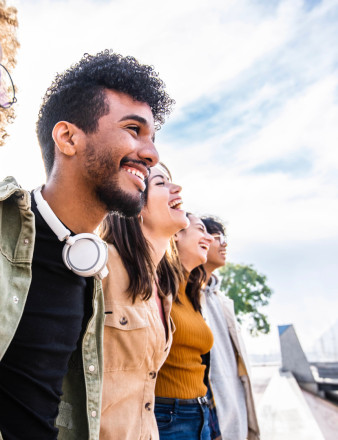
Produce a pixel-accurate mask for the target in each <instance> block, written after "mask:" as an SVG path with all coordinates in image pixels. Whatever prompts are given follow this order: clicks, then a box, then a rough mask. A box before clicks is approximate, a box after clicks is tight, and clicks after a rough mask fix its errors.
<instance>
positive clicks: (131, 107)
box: [105, 89, 154, 127]
mask: <svg viewBox="0 0 338 440" xmlns="http://www.w3.org/2000/svg"><path fill="white" fill-rule="evenodd" d="M105 95H106V100H107V103H108V104H109V110H110V113H111V114H116V117H117V118H121V117H124V116H128V115H132V114H135V115H139V116H141V117H143V118H144V119H146V121H147V123H148V124H149V125H150V126H152V127H153V126H154V116H153V113H152V111H151V108H150V106H149V104H147V103H146V102H140V101H136V100H134V99H133V98H132V96H130V95H127V94H126V93H122V92H117V91H115V90H110V89H106V90H105Z"/></svg>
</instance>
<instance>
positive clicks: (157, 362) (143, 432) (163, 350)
mask: <svg viewBox="0 0 338 440" xmlns="http://www.w3.org/2000/svg"><path fill="white" fill-rule="evenodd" d="M108 252H109V258H108V269H109V275H108V277H107V278H106V279H105V280H106V281H104V284H103V290H104V297H105V313H106V320H105V326H104V373H103V397H102V413H101V431H100V440H141V439H142V440H143V439H144V440H158V438H159V436H158V429H157V424H156V419H155V416H154V400H155V397H154V390H155V384H156V377H157V372H158V370H159V369H160V368H161V366H162V364H163V363H164V361H165V359H166V357H167V355H168V353H169V350H170V346H171V343H172V333H173V331H174V325H173V323H172V321H171V318H170V310H171V303H172V301H171V298H165V299H163V309H164V315H165V319H166V322H167V326H168V340H166V336H165V330H164V327H163V323H162V321H161V318H160V314H159V311H158V307H157V304H156V300H155V298H154V297H151V298H150V299H149V300H148V301H142V300H141V299H137V300H136V301H135V303H134V304H133V303H132V301H131V299H130V297H129V296H128V294H127V293H126V290H127V288H128V285H129V279H128V274H127V272H126V270H125V268H124V266H123V264H122V261H121V258H120V256H119V255H118V253H117V251H116V249H115V248H114V247H113V246H112V245H109V250H108Z"/></svg>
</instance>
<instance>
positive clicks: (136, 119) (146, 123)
mask: <svg viewBox="0 0 338 440" xmlns="http://www.w3.org/2000/svg"><path fill="white" fill-rule="evenodd" d="M129 119H134V121H137V122H139V123H140V124H142V125H146V126H149V123H148V121H147V120H146V119H145V118H143V117H142V116H139V115H134V114H131V115H126V116H123V117H122V118H121V119H120V120H119V122H123V121H128V120H129ZM151 140H152V141H153V142H155V133H154V134H153V136H152V138H151Z"/></svg>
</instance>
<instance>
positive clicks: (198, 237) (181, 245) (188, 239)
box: [175, 214, 214, 272]
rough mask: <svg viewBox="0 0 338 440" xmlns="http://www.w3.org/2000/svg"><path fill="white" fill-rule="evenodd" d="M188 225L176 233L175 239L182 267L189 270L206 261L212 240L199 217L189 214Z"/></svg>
mask: <svg viewBox="0 0 338 440" xmlns="http://www.w3.org/2000/svg"><path fill="white" fill-rule="evenodd" d="M189 220H190V226H189V227H188V228H187V229H185V230H183V231H180V232H178V233H177V234H176V237H175V240H176V245H177V249H178V252H179V256H180V260H181V262H182V265H183V267H184V268H185V269H186V270H187V271H188V272H191V271H192V270H193V269H194V268H195V267H197V266H199V265H200V264H203V263H205V262H206V261H207V255H208V251H209V247H210V244H211V243H212V241H213V240H214V239H213V237H212V235H210V234H208V232H207V230H206V227H205V226H204V223H203V222H202V220H201V219H199V218H198V217H195V216H194V215H191V214H190V215H189Z"/></svg>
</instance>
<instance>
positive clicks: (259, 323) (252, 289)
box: [219, 263, 273, 336]
mask: <svg viewBox="0 0 338 440" xmlns="http://www.w3.org/2000/svg"><path fill="white" fill-rule="evenodd" d="M219 272H220V275H221V278H222V282H221V291H222V292H224V294H225V295H226V296H227V297H229V298H231V299H232V300H233V301H234V306H235V313H236V316H237V319H238V321H239V322H242V321H243V318H245V319H248V321H249V327H248V329H249V332H250V333H251V334H252V335H253V336H257V335H259V334H260V333H269V331H270V324H269V322H268V319H267V316H266V315H264V313H262V312H261V311H260V308H261V307H263V306H266V305H267V304H268V303H269V298H270V296H271V295H272V293H273V292H272V290H271V289H270V287H268V286H267V285H266V276H265V275H262V274H259V273H257V272H256V270H255V269H254V268H253V267H252V266H251V265H248V266H243V265H241V264H233V263H227V264H226V265H225V266H224V267H222V268H221V269H220V271H219Z"/></svg>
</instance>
